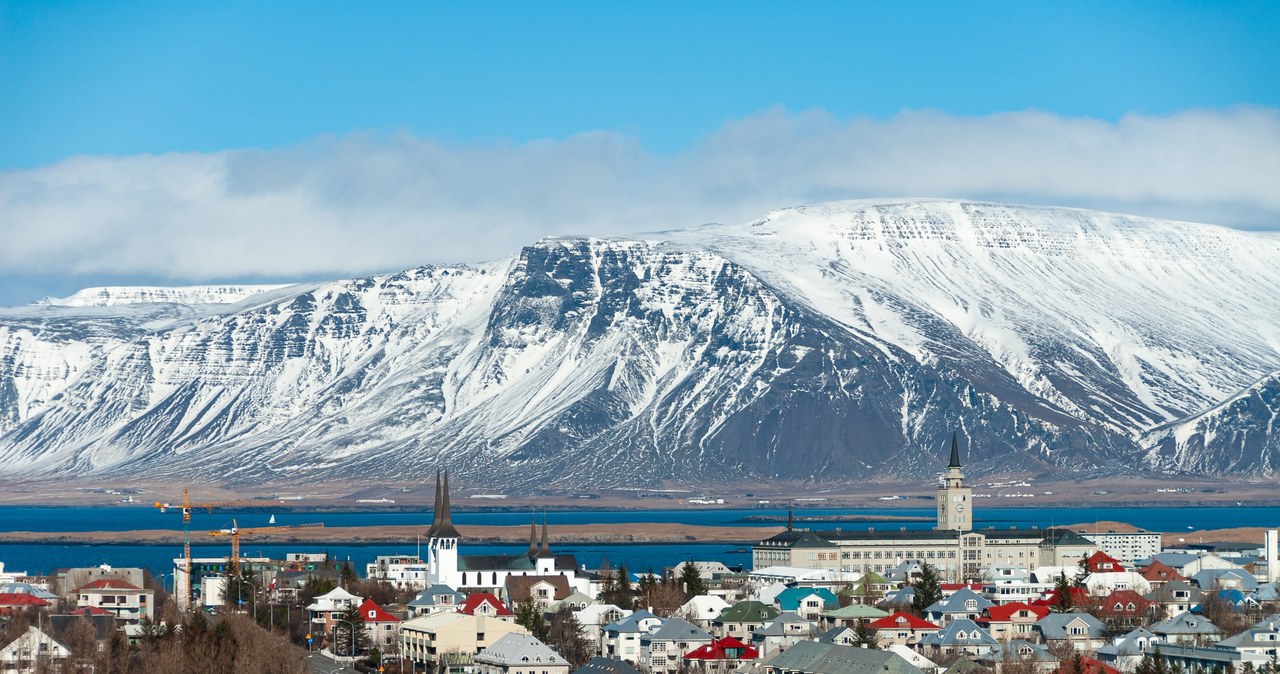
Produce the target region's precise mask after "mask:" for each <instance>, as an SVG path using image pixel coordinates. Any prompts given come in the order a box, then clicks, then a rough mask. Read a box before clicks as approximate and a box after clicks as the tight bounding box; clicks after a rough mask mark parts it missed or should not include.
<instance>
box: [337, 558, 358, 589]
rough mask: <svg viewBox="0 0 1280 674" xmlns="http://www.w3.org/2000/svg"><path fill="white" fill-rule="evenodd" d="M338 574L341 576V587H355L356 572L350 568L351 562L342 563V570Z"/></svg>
mask: <svg viewBox="0 0 1280 674" xmlns="http://www.w3.org/2000/svg"><path fill="white" fill-rule="evenodd" d="M339 573H341V574H342V587H351V586H353V585H355V582H356V580H357V578H356V570H355V568H353V567H352V566H351V560H347V561H345V562H343V563H342V569H341V571H340V572H339Z"/></svg>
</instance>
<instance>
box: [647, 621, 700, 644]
mask: <svg viewBox="0 0 1280 674" xmlns="http://www.w3.org/2000/svg"><path fill="white" fill-rule="evenodd" d="M654 641H711V635H710V634H707V633H706V631H704V630H703V629H702V628H701V627H698V626H697V625H694V624H693V623H691V622H689V621H688V620H685V619H683V618H667V621H666V622H664V623H662V627H659V628H658V629H656V630H654V631H653V632H651V633H649V634H646V635H644V636H642V637H640V643H642V644H643V643H646V642H654Z"/></svg>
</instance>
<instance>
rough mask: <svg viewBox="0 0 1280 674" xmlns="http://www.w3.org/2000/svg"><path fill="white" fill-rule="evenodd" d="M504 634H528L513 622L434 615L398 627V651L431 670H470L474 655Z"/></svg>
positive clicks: (453, 615)
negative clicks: (431, 668) (429, 666)
mask: <svg viewBox="0 0 1280 674" xmlns="http://www.w3.org/2000/svg"><path fill="white" fill-rule="evenodd" d="M507 634H522V635H527V634H529V630H526V629H525V628H523V627H521V626H520V625H517V624H515V623H512V622H507V621H504V620H498V619H497V618H491V617H485V616H484V615H467V614H466V613H436V614H433V615H426V616H422V617H421V618H414V619H413V620H409V621H406V622H404V623H401V625H400V652H401V653H403V654H404V657H406V658H409V659H410V660H412V661H413V662H415V663H418V664H424V665H431V666H432V667H433V668H434V669H433V671H438V672H445V671H455V672H456V671H462V670H464V669H470V668H471V666H472V664H473V662H474V660H475V656H476V654H477V653H479V652H480V651H482V650H483V649H485V648H488V647H489V646H491V645H493V644H494V643H495V642H497V641H498V640H499V639H501V638H502V637H503V636H505V635H507Z"/></svg>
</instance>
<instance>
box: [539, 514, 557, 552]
mask: <svg viewBox="0 0 1280 674" xmlns="http://www.w3.org/2000/svg"><path fill="white" fill-rule="evenodd" d="M554 558H555V555H554V554H552V553H551V544H550V542H549V541H548V540H547V516H546V515H543V516H542V545H541V546H540V547H539V548H538V559H554Z"/></svg>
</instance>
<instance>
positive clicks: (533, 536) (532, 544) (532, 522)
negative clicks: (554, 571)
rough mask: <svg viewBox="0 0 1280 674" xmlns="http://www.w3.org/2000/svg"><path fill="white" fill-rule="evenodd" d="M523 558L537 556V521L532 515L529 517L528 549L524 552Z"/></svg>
mask: <svg viewBox="0 0 1280 674" xmlns="http://www.w3.org/2000/svg"><path fill="white" fill-rule="evenodd" d="M524 556H525V557H528V558H529V559H533V558H535V557H537V556H538V520H537V518H535V517H534V516H533V515H530V516H529V549H528V550H525V551H524Z"/></svg>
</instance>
